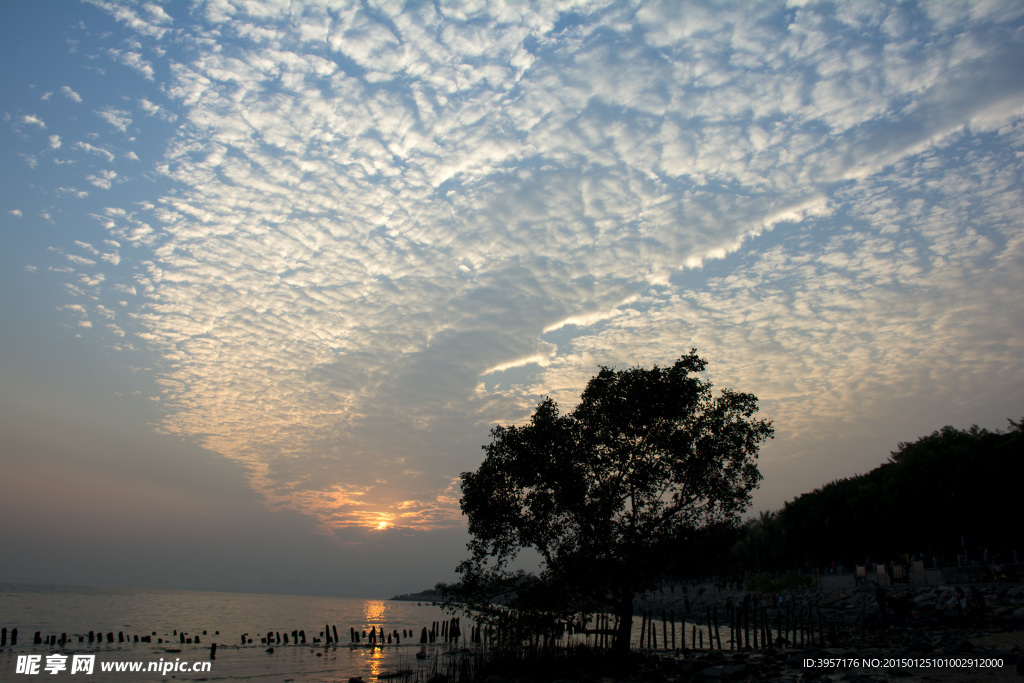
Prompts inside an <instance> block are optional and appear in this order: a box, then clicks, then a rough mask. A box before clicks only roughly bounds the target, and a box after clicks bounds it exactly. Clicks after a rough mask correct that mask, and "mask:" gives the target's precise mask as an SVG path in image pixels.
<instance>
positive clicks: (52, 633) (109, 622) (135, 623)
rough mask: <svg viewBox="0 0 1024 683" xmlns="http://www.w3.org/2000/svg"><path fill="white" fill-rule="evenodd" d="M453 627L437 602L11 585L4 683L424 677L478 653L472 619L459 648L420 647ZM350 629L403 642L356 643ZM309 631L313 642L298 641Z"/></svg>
mask: <svg viewBox="0 0 1024 683" xmlns="http://www.w3.org/2000/svg"><path fill="white" fill-rule="evenodd" d="M450 619H452V615H451V614H449V613H447V612H445V611H444V610H443V609H441V607H439V606H438V605H437V604H433V603H430V602H415V601H404V600H390V599H387V598H383V597H382V598H380V599H363V598H344V597H313V596H302V595H262V594H246V593H222V592H212V591H183V590H161V589H151V588H97V587H85V586H61V585H35V584H0V627H2V628H4V629H6V634H5V639H4V644H3V646H0V681H19V680H21V681H31V680H40V679H43V680H46V681H57V682H60V681H65V682H66V683H74V682H75V681H99V682H105V681H120V682H121V683H127V682H130V681H159V680H174V681H221V680H231V681H245V680H252V681H267V682H281V683H313V682H319V681H341V682H343V683H345V682H347V681H349V679H351V678H362V680H363V681H365V682H366V683H372V682H374V681H389V680H399V681H425V680H427V679H429V678H430V677H431V676H432V675H433V674H434V673H444V672H446V671H452V670H453V667H455V666H457V665H458V662H457V660H458V658H460V657H472V656H474V655H473V650H472V649H471V647H470V646H468V645H467V640H468V637H469V632H470V627H471V626H472V625H471V624H470V623H469V622H467V620H466V619H465V617H461V621H460V626H461V631H462V633H463V638H462V639H461V640H460V642H458V643H445V642H444V640H443V638H441V635H440V632H439V633H438V637H437V639H436V640H435V642H434V643H428V644H427V645H421V644H420V635H421V633H422V630H423V629H424V628H426V629H428V630H430V629H431V628H432V627H433V626H434V625H435V624H438V625H440V624H441V623H443V622H446V621H449V620H450ZM14 629H17V643H16V644H12V642H11V640H12V635H13V630H14ZM325 629H330V631H329V633H330V635H331V639H332V641H334V630H335V629H336V630H337V636H338V639H337V641H334V642H332V644H331V645H330V646H326V635H325V633H324V631H325ZM350 629H355V630H356V631H358V632H359V634H360V637H361V636H362V633H363V632H364V631H365V632H366V633H367V634H368V635H369V633H370V632H371V629H372V630H373V631H374V632H376V633H380V632H382V631H383V632H384V633H386V634H391V635H392V639H391V642H390V643H387V642H385V643H384V644H383V645H381V644H380V643H379V642H378V643H377V644H376V645H370V644H369V643H368V642H367V641H368V639H362V638H361V640H360V642H359V643H353V642H352V637H351V635H350V634H351V631H350ZM37 631H38V632H39V633H40V638H41V640H42V643H40V644H34V640H35V634H36V632H37ZM90 631H91V632H93V634H94V639H93V640H92V641H91V642H90V640H89V633H90ZM299 631H303V632H304V633H305V638H306V643H305V644H304V645H303V644H301V639H300V643H298V644H297V643H296V642H295V638H294V637H293V632H299ZM396 631H397V632H398V634H399V637H398V638H394V633H395V632H396ZM95 634H100V636H101V638H102V641H97V640H96V638H95ZM107 634H112V635H113V642H108V638H107ZM268 634H272V635H270V640H269V641H268V640H267V638H268ZM403 634H405V636H404V637H403ZM279 635H280V639H281V640H280V641H279V638H278V636H279ZM122 636H123V638H124V642H121V638H122ZM145 636H149V640H150V641H151V642H142V641H143V638H144V637H145ZM51 637H53V638H55V639H56V640H57V642H56V643H53V644H50V643H51ZM136 637H138V639H139V641H140V642H135V639H136ZM285 637H287V639H288V644H287V645H286V644H284V643H283V640H284V638H285ZM314 638H316V639H318V640H319V642H318V643H315V644H314V642H313V639H314ZM62 639H63V642H62ZM183 640H184V641H185V642H182V641H183ZM189 640H191V641H192V642H188V641H189ZM214 643H216V645H217V647H216V652H215V654H214V653H211V645H213V644H214ZM271 649H272V651H271ZM418 654H419V656H417V655H418Z"/></svg>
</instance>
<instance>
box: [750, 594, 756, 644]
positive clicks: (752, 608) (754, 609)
mask: <svg viewBox="0 0 1024 683" xmlns="http://www.w3.org/2000/svg"><path fill="white" fill-rule="evenodd" d="M750 611H751V612H753V614H754V628H753V632H754V649H755V650H756V649H757V631H758V628H757V604H756V603H755V604H751V605H750Z"/></svg>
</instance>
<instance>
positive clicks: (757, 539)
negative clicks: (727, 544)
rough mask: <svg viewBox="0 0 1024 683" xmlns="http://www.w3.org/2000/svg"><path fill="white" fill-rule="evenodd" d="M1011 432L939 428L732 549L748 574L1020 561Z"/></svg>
mask: <svg viewBox="0 0 1024 683" xmlns="http://www.w3.org/2000/svg"><path fill="white" fill-rule="evenodd" d="M1010 427H1011V428H1010V429H1009V430H1008V431H1007V432H999V431H994V432H993V431H988V430H985V429H979V428H978V427H972V428H970V429H968V430H959V429H954V428H953V427H944V428H942V429H941V430H939V431H937V432H934V433H933V434H931V435H929V436H925V437H922V438H920V439H918V440H917V441H915V442H913V443H901V444H899V448H898V449H897V450H896V451H894V452H893V453H891V456H890V458H889V461H888V462H886V463H884V464H883V465H881V466H879V467H877V468H876V469H874V470H872V471H871V472H868V473H867V474H863V475H860V476H856V477H852V478H849V479H842V480H839V481H834V482H832V483H830V484H828V485H827V486H824V487H822V488H820V489H817V490H815V491H813V492H811V493H806V494H804V495H801V496H799V497H797V498H796V499H795V500H793V501H791V502H789V503H787V504H786V505H785V506H784V507H783V508H782V510H780V511H778V512H777V513H763V514H762V515H761V517H760V518H758V519H755V520H751V521H750V522H748V523H747V524H746V528H745V531H746V533H745V534H744V536H743V540H742V541H741V542H740V543H739V544H738V545H737V546H736V548H737V551H738V553H739V554H740V557H739V560H740V564H741V565H742V566H743V567H745V568H755V567H756V568H758V569H765V570H782V569H786V568H793V567H796V568H804V567H805V566H806V564H807V563H810V564H811V565H812V566H814V567H830V566H831V564H832V562H836V563H837V564H839V565H845V566H846V567H847V568H849V567H851V566H853V565H854V564H861V563H863V562H864V561H865V559H866V558H871V559H872V560H873V561H875V562H886V561H900V560H902V559H903V558H904V557H905V556H908V555H909V556H917V555H921V556H923V557H924V558H926V559H927V560H929V561H931V560H932V559H933V558H936V557H937V558H939V559H940V560H941V561H943V562H945V563H950V564H952V563H955V562H956V556H957V555H960V554H963V553H965V552H966V553H967V555H968V557H969V558H970V559H971V560H983V559H984V554H985V550H986V549H987V550H988V557H989V558H990V559H991V560H992V561H995V560H996V559H997V558H1001V559H1002V561H1012V554H1011V552H1012V550H1014V549H1017V550H1019V551H1024V525H1021V523H1020V519H1021V517H1020V508H1021V499H1020V496H1021V489H1022V484H1024V443H1022V440H1024V432H1022V423H1018V422H1013V421H1012V420H1011V421H1010Z"/></svg>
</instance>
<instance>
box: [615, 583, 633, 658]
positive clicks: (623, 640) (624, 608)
mask: <svg viewBox="0 0 1024 683" xmlns="http://www.w3.org/2000/svg"><path fill="white" fill-rule="evenodd" d="M615 616H616V617H618V618H619V626H618V630H617V632H616V633H615V642H614V644H613V645H612V652H613V653H614V654H615V655H621V656H625V655H628V654H629V650H630V642H629V641H630V637H631V636H632V635H633V596H630V597H628V598H623V599H622V600H621V601H620V602H619V603H618V604H616V605H615Z"/></svg>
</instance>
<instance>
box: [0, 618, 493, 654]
mask: <svg viewBox="0 0 1024 683" xmlns="http://www.w3.org/2000/svg"><path fill="white" fill-rule="evenodd" d="M174 635H175V636H176V637H177V639H178V642H179V643H180V644H182V645H185V644H188V645H191V644H197V645H198V644H201V642H202V641H201V639H200V636H199V635H188V634H187V633H186V632H185V631H180V632H179V631H178V630H177V629H175V630H174ZM202 635H203V637H206V636H207V632H206V631H203V633H202ZM214 635H217V636H219V635H220V631H214ZM257 635H258V634H257ZM288 636H289V633H288V632H287V631H285V632H284V633H283V634H282V633H281V632H280V631H267V634H266V636H264V637H262V638H260V643H261V644H264V645H288V644H289V643H294V644H296V645H305V644H306V632H305V631H304V630H293V631H292V632H291V640H289V637H288ZM413 637H414V632H413V630H412V629H402V630H401V632H399V630H398V629H395V630H393V631H392V632H390V633H387V632H385V630H384V627H383V626H381V627H380V629H379V630H378V628H377V627H376V626H372V627H371V628H370V631H369V633H367V631H366V630H365V629H363V630H357V629H355V628H350V629H349V640H350V642H352V643H362V642H364V641H365V642H366V643H367V644H368V645H384V644H392V643H394V644H396V645H397V644H400V643H401V642H402V639H403V638H406V639H411V638H413ZM154 638H156V642H158V643H164V642H167V643H172V642H174V641H172V640H170V639H167V640H166V641H165V640H164V638H162V637H157V634H156V631H153V633H152V634H151V635H145V636H139V635H134V636H132V635H130V634H129V635H125V633H124V631H118V632H117V636H116V642H118V643H132V642H135V643H152V642H153V639H154ZM460 638H462V628H461V626H460V620H459V619H458V618H452V619H450V620H448V621H443V622H438V621H435V622H433V623H432V624H431V625H430V628H429V629H428V628H427V627H426V626H424V627H423V630H422V631H421V632H420V643H436V642H438V641H439V640H440V641H442V642H444V643H457V642H458V641H459V639H460ZM480 638H481V631H480V629H479V628H477V627H473V628H471V629H470V639H471V641H472V642H474V643H478V642H480ZM86 639H88V642H89V643H102V642H103V641H104V634H103V633H102V632H101V631H89V635H88V636H86V635H85V634H80V635H79V636H78V642H79V643H84V642H86ZM105 639H106V642H108V643H113V642H115V636H114V632H113V631H110V632H108V633H107V634H106V636H105ZM72 640H73V636H72V638H69V637H68V634H67V633H66V632H65V633H61V634H60V637H59V638H58V637H57V636H56V635H47V636H45V637H44V636H43V635H42V631H36V632H35V635H34V637H33V639H32V644H33V645H53V646H57V645H59V646H61V647H63V646H64V645H66V644H67V643H69V642H71V641H72ZM321 642H322V643H325V644H327V645H331V644H333V643H338V642H339V638H338V627H337V626H331V625H330V624H327V625H325V626H324V630H323V631H322V632H321V633H320V637H314V638H313V643H314V644H316V643H321ZM252 643H253V639H252V638H250V637H249V634H248V633H243V634H242V636H241V644H242V645H252ZM7 644H8V630H7V628H6V627H4V628H3V629H0V647H6V646H7ZM10 644H11V645H12V646H13V645H17V644H18V629H17V628H13V629H11V631H10ZM214 647H216V645H214Z"/></svg>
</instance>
